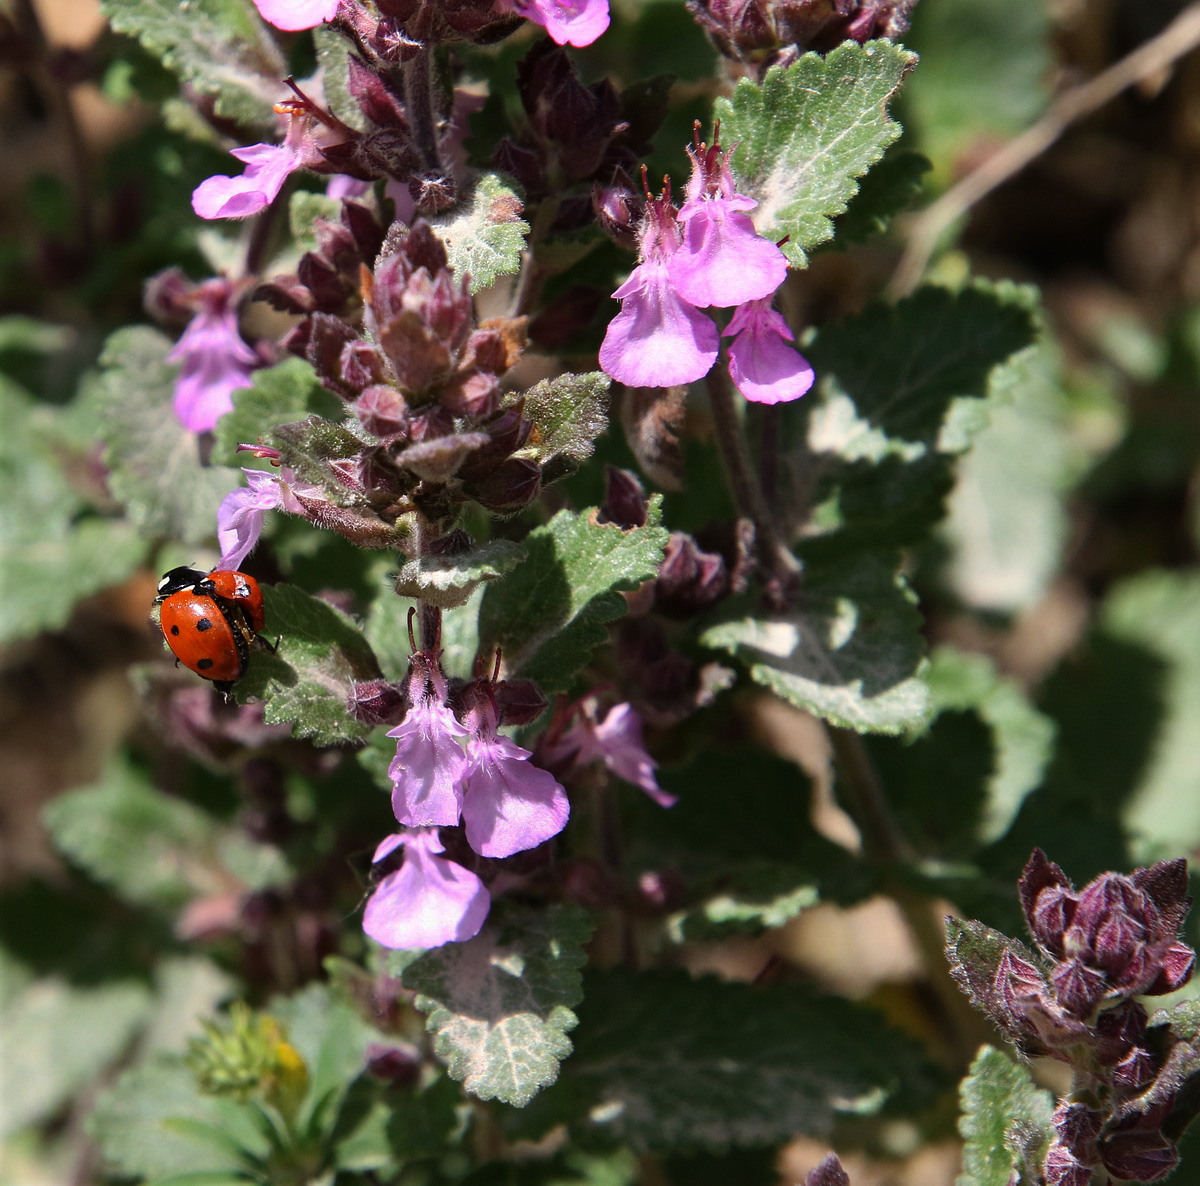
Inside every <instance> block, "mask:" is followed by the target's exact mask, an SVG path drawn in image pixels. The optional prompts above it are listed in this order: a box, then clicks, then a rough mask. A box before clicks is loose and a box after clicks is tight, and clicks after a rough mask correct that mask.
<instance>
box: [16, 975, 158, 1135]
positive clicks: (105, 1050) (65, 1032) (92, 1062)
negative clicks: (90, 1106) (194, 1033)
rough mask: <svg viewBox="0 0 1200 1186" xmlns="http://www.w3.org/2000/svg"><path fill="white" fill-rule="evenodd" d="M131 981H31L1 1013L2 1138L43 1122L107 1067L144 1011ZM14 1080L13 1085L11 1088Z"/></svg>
mask: <svg viewBox="0 0 1200 1186" xmlns="http://www.w3.org/2000/svg"><path fill="white" fill-rule="evenodd" d="M149 998H150V994H149V993H148V992H147V991H146V989H145V988H144V987H143V986H142V985H141V984H138V983H136V982H132V981H131V982H128V983H116V984H105V985H101V986H98V987H96V988H73V987H71V986H70V985H68V984H65V983H63V982H61V981H59V980H49V979H46V980H36V981H34V982H33V983H31V984H29V985H27V986H26V987H25V989H24V990H23V991H21V992H20V993H19V994H18V995H17V996H16V997H15V998H14V999H13V1000H11V1001H9V1002H8V1003H7V1004H6V1005H5V1007H4V1009H3V1010H0V1031H2V1032H3V1033H4V1035H5V1038H4V1076H5V1080H6V1082H7V1083H8V1084H10V1086H11V1088H12V1089H11V1090H7V1091H6V1092H5V1099H4V1108H3V1115H2V1116H0V1135H3V1136H8V1135H9V1134H11V1133H14V1132H16V1131H17V1130H18V1129H21V1128H24V1127H25V1126H26V1125H29V1124H33V1123H36V1122H37V1121H40V1120H45V1119H47V1118H48V1117H49V1116H50V1115H51V1114H52V1113H54V1112H55V1111H56V1110H57V1109H58V1108H60V1107H61V1106H62V1105H63V1104H65V1103H67V1102H68V1101H69V1100H70V1099H71V1098H72V1097H73V1096H74V1095H76V1093H78V1092H80V1091H81V1090H82V1089H83V1088H84V1087H85V1086H86V1085H87V1084H88V1083H90V1082H91V1081H92V1080H93V1079H94V1078H96V1076H98V1075H99V1074H100V1073H101V1072H102V1071H103V1070H105V1068H107V1067H109V1066H110V1065H111V1064H113V1063H114V1062H115V1061H116V1060H117V1059H118V1058H119V1057H120V1056H121V1055H122V1054H123V1053H124V1052H125V1050H126V1048H127V1047H128V1046H129V1043H130V1041H131V1039H132V1038H133V1035H134V1033H135V1031H136V1029H137V1027H138V1026H139V1025H140V1024H141V1023H142V1021H143V1020H144V1019H145V1016H146V1013H147V1011H148V1009H149V1004H150V999H149ZM17 1085H19V1090H17Z"/></svg>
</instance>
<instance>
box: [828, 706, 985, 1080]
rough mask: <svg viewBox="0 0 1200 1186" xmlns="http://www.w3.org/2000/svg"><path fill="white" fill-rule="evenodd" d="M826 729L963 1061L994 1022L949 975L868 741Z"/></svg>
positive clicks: (937, 912) (855, 813) (866, 848)
mask: <svg viewBox="0 0 1200 1186" xmlns="http://www.w3.org/2000/svg"><path fill="white" fill-rule="evenodd" d="M827 731H828V734H829V740H830V744H831V745H832V747H833V756H834V759H835V761H836V763H837V771H838V779H837V790H838V798H839V799H840V800H841V801H842V803H843V806H845V808H846V810H847V811H848V812H849V813H850V816H851V818H852V819H853V820H854V822H855V824H856V825H857V826H858V830H859V833H860V835H861V836H862V844H863V853H864V855H865V856H866V857H867V859H868V860H869V861H870V862H871V863H872V864H873V865H874V866H875V867H876V869H877V870H878V871H879V873H880V874H881V881H882V888H883V890H884V892H885V893H886V894H887V895H888V896H889V897H890V898H891V899H892V901H894V902H895V903H896V905H897V907H899V909H900V912H901V914H902V915H903V916H904V921H905V923H906V924H907V926H908V929H909V933H910V934H911V935H912V938H913V942H914V943H915V944H916V947H917V950H918V952H919V953H920V956H921V963H922V965H923V966H924V967H925V969H926V973H927V975H928V977H929V984H930V987H931V988H932V989H933V992H934V994H935V995H936V997H937V1002H938V1007H939V1011H940V1013H941V1021H942V1023H943V1025H944V1032H945V1037H946V1046H947V1048H948V1051H949V1052H950V1054H951V1055H952V1057H953V1058H954V1060H955V1062H956V1063H959V1064H961V1065H964V1066H965V1065H966V1064H967V1063H968V1062H969V1061H970V1059H971V1058H972V1056H973V1055H974V1053H975V1051H976V1049H977V1048H978V1047H979V1045H980V1044H981V1043H982V1042H986V1041H989V1040H991V1037H992V1031H991V1027H990V1026H989V1025H988V1024H987V1022H986V1021H985V1020H984V1018H983V1016H982V1015H981V1014H979V1013H976V1012H975V1010H974V1009H973V1008H972V1007H971V1005H970V1002H969V1001H968V1000H967V998H966V997H964V996H963V994H962V993H961V992H960V991H959V989H958V986H957V985H956V984H955V983H954V981H953V980H952V979H951V977H950V973H949V969H948V968H947V966H946V956H945V949H946V936H945V926H944V921H943V918H942V911H941V909H940V908H939V907H938V906H937V904H936V903H935V902H932V901H930V899H929V897H928V896H927V895H925V894H923V893H921V892H920V891H918V890H915V889H913V888H912V886H910V885H909V884H908V882H907V880H906V879H905V877H904V875H903V866H905V865H908V864H911V863H912V862H913V861H914V860H915V857H916V854H915V852H914V851H913V848H912V845H911V844H910V843H909V842H908V839H907V837H906V836H905V835H904V833H903V831H902V830H901V828H900V825H899V823H898V822H897V820H896V817H895V815H894V814H893V812H892V808H891V804H890V803H889V802H888V800H887V795H886V793H885V791H884V789H883V784H882V783H881V782H880V780H879V775H878V773H877V771H876V770H875V765H874V763H873V762H872V761H871V756H870V754H868V753H867V747H866V746H865V745H864V744H863V740H862V738H861V737H860V736H859V735H858V734H857V733H854V732H851V731H850V730H849V729H834V728H829V729H828V730H827Z"/></svg>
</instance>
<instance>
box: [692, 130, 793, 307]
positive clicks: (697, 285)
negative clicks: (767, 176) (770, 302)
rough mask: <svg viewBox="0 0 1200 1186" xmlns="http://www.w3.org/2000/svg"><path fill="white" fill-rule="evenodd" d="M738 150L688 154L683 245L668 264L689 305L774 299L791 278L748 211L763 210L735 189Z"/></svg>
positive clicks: (699, 149) (701, 150) (715, 149)
mask: <svg viewBox="0 0 1200 1186" xmlns="http://www.w3.org/2000/svg"><path fill="white" fill-rule="evenodd" d="M732 153H733V149H730V150H729V152H726V153H722V152H721V148H720V145H718V144H714V145H713V146H712V147H711V148H708V149H706V148H705V147H704V145H702V144H697V145H696V147H695V149H689V150H688V155H689V156H690V157H691V158H692V176H691V178H690V179H689V180H688V188H687V194H688V196H687V201H686V202H684V204H683V206H682V208H681V209H680V211H679V221H680V222H681V223H683V227H684V232H683V245H682V246H681V247H680V248H679V250H678V251H676V252H675V253H674V254H673V255H672V256H671V260H670V263H669V264H668V271H669V272H670V276H671V283H672V284H673V285H674V286H675V291H676V292H678V293H679V295H680V296H681V297H683V298H684V300H687V301H690V302H691V303H692V304H693V305H698V306H701V307H704V306H708V305H718V306H720V307H721V308H728V307H730V306H733V305H741V304H744V303H745V302H746V301H753V300H756V299H758V298H759V297H767V296H770V295H771V294H772V293H773V292H774V291H775V290H776V289H777V288H778V287H779V286H780V285H781V284H782V283H783V281H784V278H785V277H786V276H787V266H788V265H787V256H785V255H784V254H783V252H782V251H780V250H779V248H778V247H777V246H776V245H775V244H774V243H772V242H771V241H770V240H769V239H764V238H762V236H761V235H759V233H758V232H757V231H756V230H755V229H754V223H752V222H751V221H750V219H749V218H747V217H746V214H745V211H747V210H753V209H754V207H755V206H757V205H758V203H757V202H756V201H754V199H753V198H748V197H746V196H745V195H744V194H739V193H738V192H736V190H735V189H734V185H733V175H732V174H731V173H730V171H729V157H730V156H731V155H732Z"/></svg>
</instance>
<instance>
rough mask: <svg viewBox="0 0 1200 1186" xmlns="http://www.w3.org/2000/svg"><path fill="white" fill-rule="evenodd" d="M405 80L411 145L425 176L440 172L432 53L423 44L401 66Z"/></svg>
mask: <svg viewBox="0 0 1200 1186" xmlns="http://www.w3.org/2000/svg"><path fill="white" fill-rule="evenodd" d="M400 70H401V75H402V77H403V80H404V110H405V112H406V113H407V115H408V123H409V127H410V128H411V129H412V137H413V144H414V145H415V146H416V149H417V154H418V156H420V158H421V167H422V169H424V170H425V172H426V173H435V174H436V173H441V172H442V171H443V170H442V155H441V152H440V150H439V148H438V129H437V115H436V113H435V110H434V101H433V93H434V77H433V75H434V51H433V48H432V47H431V46H430V45H428V44H426V45H423V46H422V47H421V48H420V49H419V50H418V51H417V52H416V54H414V55H413V57H411V58H410V59H409V60H408V61H407V62H405V63H404V64H403V65H402V66H401V67H400Z"/></svg>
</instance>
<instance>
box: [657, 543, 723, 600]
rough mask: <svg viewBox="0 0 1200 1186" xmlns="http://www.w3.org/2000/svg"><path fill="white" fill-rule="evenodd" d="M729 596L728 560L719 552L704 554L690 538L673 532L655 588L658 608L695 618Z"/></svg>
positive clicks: (660, 566)
mask: <svg viewBox="0 0 1200 1186" xmlns="http://www.w3.org/2000/svg"><path fill="white" fill-rule="evenodd" d="M728 592H729V574H728V573H727V572H726V569H725V558H724V557H723V556H720V555H718V554H717V553H716V552H702V551H701V550H700V548H699V547H698V546H697V544H696V541H695V540H694V539H692V537H691V536H690V535H685V534H684V533H683V532H680V531H674V532H672V533H671V538H670V539H669V540H668V541H667V548H666V552H665V553H664V554H663V561H662V564H661V565H659V569H658V579H657V580H656V581H655V584H654V600H655V604H656V605H657V606H658V608H659V609H661V610H663V611H664V612H665V613H673V614H679V615H688V614H694V613H696V612H698V611H699V610H702V609H707V608H708V607H709V606H710V605H712V604H714V603H715V602H717V601H719V600H720V599H721V598H722V597H724V596H725V595H726V594H727V593H728Z"/></svg>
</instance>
